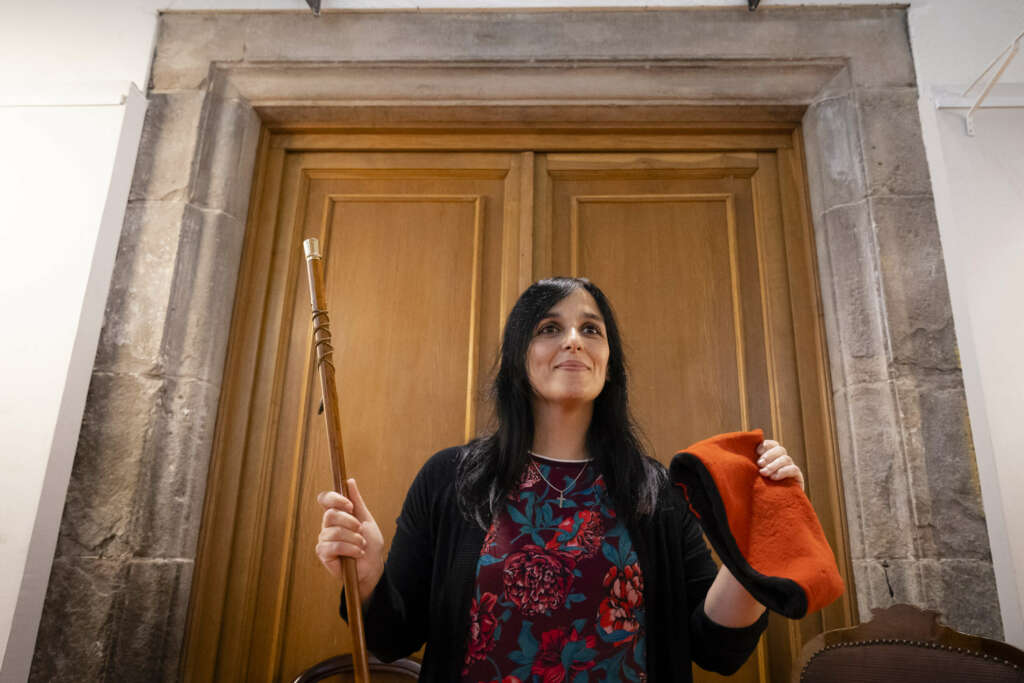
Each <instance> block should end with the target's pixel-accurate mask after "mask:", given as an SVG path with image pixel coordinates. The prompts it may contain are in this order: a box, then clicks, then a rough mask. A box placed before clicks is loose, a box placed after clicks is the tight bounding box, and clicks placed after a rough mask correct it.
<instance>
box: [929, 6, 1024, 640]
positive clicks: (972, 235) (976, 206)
mask: <svg viewBox="0 0 1024 683" xmlns="http://www.w3.org/2000/svg"><path fill="white" fill-rule="evenodd" d="M1022 31H1024V2H1022V1H1020V0H1012V1H1010V0H1008V1H1006V2H977V0H922V1H919V2H914V3H913V4H912V5H911V9H910V36H911V42H912V45H913V50H914V61H915V64H916V67H917V79H918V88H919V92H920V100H919V110H920V113H921V126H922V131H923V135H924V142H925V150H926V152H927V154H928V165H929V167H930V169H931V174H932V189H933V192H934V193H935V204H936V212H937V214H938V218H939V232H940V234H941V236H942V247H943V252H944V255H945V260H946V272H947V277H948V280H949V290H950V299H951V301H952V305H953V318H954V321H955V324H956V332H957V341H958V343H959V347H960V360H961V363H962V365H963V370H964V387H965V389H966V391H967V403H968V408H969V410H970V414H971V428H972V431H973V434H974V447H975V452H976V456H977V460H978V472H979V476H980V479H981V488H982V497H983V502H984V505H985V516H986V519H987V522H988V530H989V542H990V545H991V548H992V560H993V565H994V567H995V573H996V586H997V589H998V591H999V606H1000V610H1001V611H1002V616H1003V630H1004V636H1005V638H1006V640H1007V641H1009V642H1011V643H1014V644H1015V645H1017V647H1024V617H1022V614H1024V496H1022V495H1021V494H1020V491H1021V490H1022V489H1024V458H1022V457H1021V455H1020V453H1019V450H1020V448H1021V447H1020V445H1019V443H1020V439H1019V438H1018V437H1017V434H1016V430H1017V429H1018V428H1019V425H1020V416H1021V411H1022V406H1024V357H1022V356H1021V353H1020V349H1022V348H1024V317H1022V313H1024V304H1022V296H1024V54H1021V55H1019V56H1018V57H1017V58H1016V60H1015V61H1014V62H1012V63H1011V65H1010V67H1009V68H1008V69H1007V71H1006V72H1005V73H1004V75H1003V77H1002V78H1001V79H1000V84H1007V85H1006V87H1003V88H1001V90H997V91H993V96H999V95H1002V94H1004V93H1008V94H1009V95H1011V96H1012V98H1013V99H1014V100H1015V101H1016V102H1017V107H1016V108H1007V109H982V110H980V111H979V112H978V113H976V114H975V133H976V134H975V136H973V137H970V136H968V135H967V134H966V130H965V125H964V115H965V113H966V109H943V110H938V109H936V93H937V92H942V91H953V92H963V90H964V89H965V88H966V87H967V86H968V85H969V84H970V83H971V82H972V81H974V79H975V78H976V77H977V76H978V75H980V74H981V72H982V71H983V70H984V69H985V67H987V66H988V65H989V63H990V62H991V60H992V59H994V58H995V57H996V56H997V55H998V54H999V53H1000V52H1002V50H1003V49H1004V48H1005V47H1007V46H1008V45H1009V44H1010V41H1011V40H1013V39H1014V38H1015V37H1016V36H1017V35H1019V34H1020V33H1021V32H1022ZM1021 47H1022V48H1024V45H1022V46H1021ZM974 92H976V91H972V93H974ZM965 455H966V454H965Z"/></svg>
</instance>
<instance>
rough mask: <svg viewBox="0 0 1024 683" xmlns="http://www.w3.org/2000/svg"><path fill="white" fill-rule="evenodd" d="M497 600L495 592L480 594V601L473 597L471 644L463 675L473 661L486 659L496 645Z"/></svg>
mask: <svg viewBox="0 0 1024 683" xmlns="http://www.w3.org/2000/svg"><path fill="white" fill-rule="evenodd" d="M497 600H498V596H497V595H495V594H494V593H484V594H483V595H481V596H480V602H477V600H476V598H473V603H472V604H471V605H470V607H469V644H468V646H467V650H466V662H465V666H464V667H463V669H462V673H463V675H465V674H467V673H469V667H470V665H471V664H473V662H479V661H482V660H484V659H486V657H487V653H488V652H490V651H491V648H493V647H494V629H495V628H497V626H498V618H497V617H496V616H495V615H494V605H495V603H496V602H497Z"/></svg>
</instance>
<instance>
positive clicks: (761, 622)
mask: <svg viewBox="0 0 1024 683" xmlns="http://www.w3.org/2000/svg"><path fill="white" fill-rule="evenodd" d="M681 513H682V517H683V519H682V523H683V539H684V540H683V543H684V545H683V551H684V562H685V574H684V575H685V576H686V603H687V605H688V606H689V608H690V610H691V611H690V617H689V632H690V656H691V657H692V658H693V661H694V662H695V663H696V664H697V666H699V667H700V668H702V669H705V670H707V671H714V672H715V673H720V674H722V675H725V676H728V675H729V674H732V673H734V672H735V671H737V670H738V669H739V668H740V667H741V666H743V664H744V663H745V662H746V661H747V659H748V658H749V657H750V655H751V653H752V652H753V651H754V649H755V648H756V647H757V641H758V640H759V639H760V638H761V633H763V632H764V630H765V628H767V626H768V612H767V611H765V613H764V614H762V615H761V616H760V618H758V620H757V621H755V622H754V623H753V624H751V625H749V626H744V627H741V628H730V627H728V626H722V625H721V624H718V623H716V622H714V621H712V620H711V618H710V617H708V615H707V613H706V612H705V611H704V598H705V596H706V595H707V593H708V590H709V589H710V588H711V584H712V583H713V582H714V580H715V576H717V574H718V568H717V567H716V566H715V563H714V560H712V559H711V551H710V550H708V546H707V544H706V543H705V542H704V537H703V535H702V534H701V529H700V525H699V524H698V523H697V520H696V519H695V517H694V515H693V514H692V513H691V512H689V511H688V510H683V511H681Z"/></svg>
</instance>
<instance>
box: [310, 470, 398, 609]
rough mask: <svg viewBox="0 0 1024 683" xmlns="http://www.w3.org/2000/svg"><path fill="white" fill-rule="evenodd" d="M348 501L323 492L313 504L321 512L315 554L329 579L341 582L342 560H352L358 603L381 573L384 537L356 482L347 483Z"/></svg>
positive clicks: (368, 595)
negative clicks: (355, 572)
mask: <svg viewBox="0 0 1024 683" xmlns="http://www.w3.org/2000/svg"><path fill="white" fill-rule="evenodd" d="M348 491H349V494H350V495H351V500H350V499H349V498H346V497H345V496H343V495H341V494H340V493H338V492H336V491H322V492H321V493H319V494H318V495H317V497H316V502H317V503H319V504H320V506H321V507H322V508H323V509H324V516H323V522H322V524H321V527H320V536H319V537H318V538H317V544H316V555H317V557H319V558H320V562H321V563H322V564H323V565H324V567H325V568H326V569H327V571H328V572H330V574H331V576H333V577H334V578H336V579H338V580H341V579H342V569H341V558H342V557H353V558H355V560H356V571H357V573H358V575H359V600H360V602H363V603H365V602H366V600H367V598H369V597H370V593H372V592H373V589H374V587H375V586H376V585H377V582H378V581H379V580H380V577H381V575H382V574H383V573H384V536H383V535H382V534H381V533H380V527H378V526H377V522H376V521H374V519H373V515H371V514H370V510H369V509H368V508H367V507H366V503H364V502H363V497H362V496H361V495H359V488H358V487H357V486H356V480H355V479H349V480H348Z"/></svg>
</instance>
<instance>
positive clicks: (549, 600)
mask: <svg viewBox="0 0 1024 683" xmlns="http://www.w3.org/2000/svg"><path fill="white" fill-rule="evenodd" d="M531 458H532V461H533V462H532V465H531V466H530V467H529V468H528V469H527V471H526V473H525V474H524V475H523V478H522V480H521V481H520V485H519V491H518V492H517V493H516V494H512V495H510V496H509V497H508V499H507V500H506V501H505V507H504V510H502V511H500V512H499V514H497V515H495V519H494V522H493V523H492V524H491V528H490V530H489V531H488V533H487V537H486V539H485V540H484V545H483V548H482V549H481V551H480V559H479V561H478V563H477V573H476V588H475V594H474V597H473V601H472V604H471V607H470V629H469V636H468V642H467V647H466V659H465V662H464V666H463V670H462V680H463V681H464V682H469V681H473V682H477V681H487V682H488V683H491V682H496V683H527V682H531V683H532V682H534V681H536V682H538V683H561V682H562V681H566V682H567V683H576V682H577V681H600V680H607V681H642V680H645V678H646V676H645V675H644V663H645V661H646V660H645V655H644V604H643V576H642V575H641V573H640V565H639V562H638V559H637V555H636V552H635V551H634V549H633V546H632V543H631V541H630V538H629V533H628V532H627V531H626V528H625V525H624V524H622V522H621V521H619V520H618V519H617V518H616V516H615V511H614V510H613V509H612V506H611V498H610V496H609V495H608V491H607V488H606V487H605V483H604V480H603V479H602V477H601V476H600V475H598V474H597V473H596V472H595V471H594V468H593V463H592V462H586V463H583V462H580V461H562V460H553V459H549V458H543V457H540V456H531ZM581 469H583V471H582V472H581ZM538 472H539V473H542V474H543V475H544V477H546V478H547V479H548V481H550V482H551V484H552V485H554V486H557V487H558V488H559V489H563V490H564V498H563V499H561V500H560V499H559V492H558V491H556V490H554V489H553V488H552V487H551V486H549V485H548V483H546V482H545V481H544V479H543V478H541V476H540V474H539V473H538ZM577 475H578V476H579V478H578V479H577ZM574 480H575V483H573V482H574Z"/></svg>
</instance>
